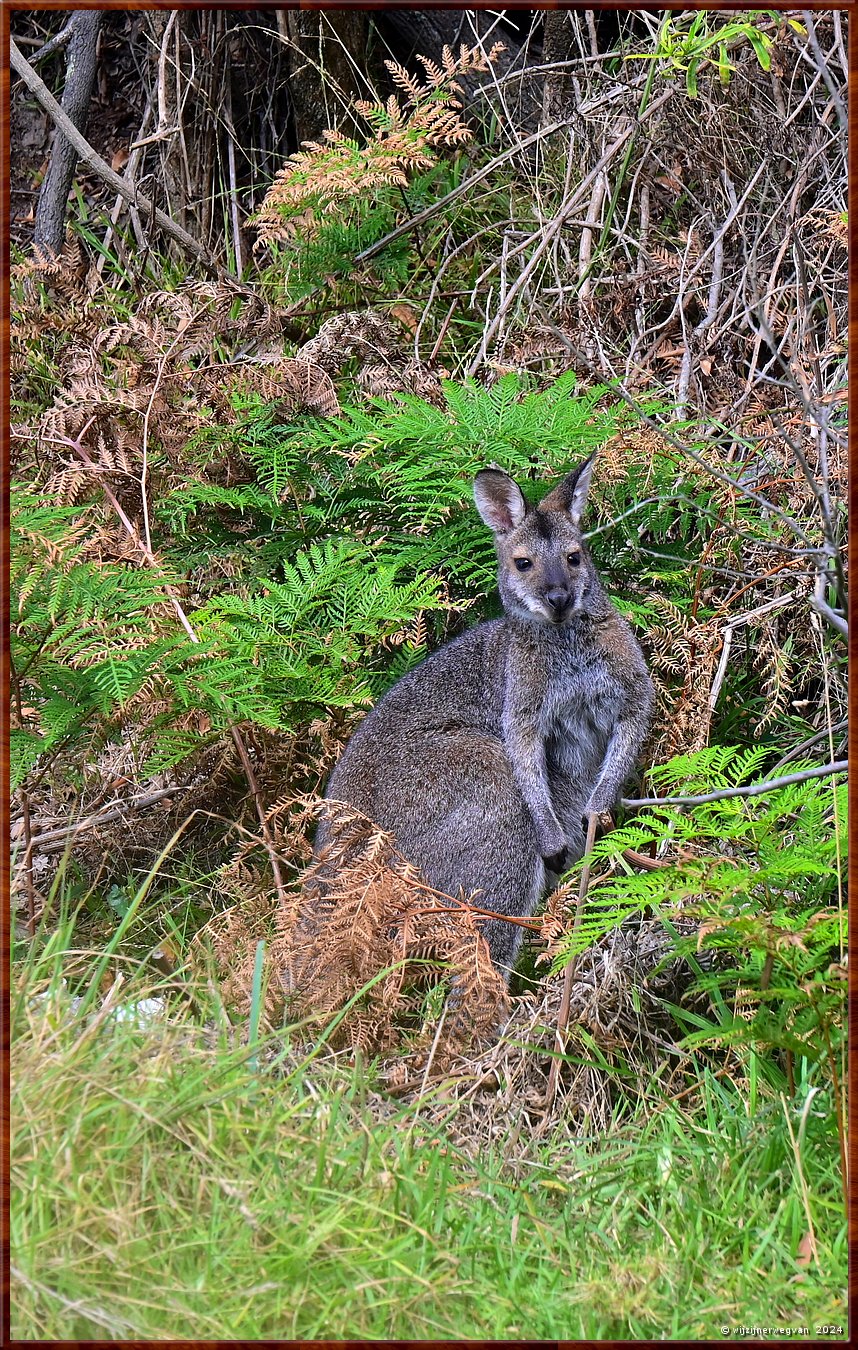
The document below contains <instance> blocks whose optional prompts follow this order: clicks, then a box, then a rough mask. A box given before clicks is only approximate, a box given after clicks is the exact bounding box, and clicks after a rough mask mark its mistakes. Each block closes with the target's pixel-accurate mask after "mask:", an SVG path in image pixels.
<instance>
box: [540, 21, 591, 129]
mask: <svg viewBox="0 0 858 1350" xmlns="http://www.w3.org/2000/svg"><path fill="white" fill-rule="evenodd" d="M588 53H589V42H588V38H587V34H586V29H585V20H584V15H582V14H580V13H579V12H578V11H577V10H569V9H552V10H549V11H548V13H547V14H546V15H545V29H544V36H543V39H542V59H543V61H544V62H545V64H546V65H549V64H550V63H552V62H554V61H558V62H559V61H574V60H575V59H576V58H580V57H581V56H582V55H584V54H588ZM574 97H575V86H574V83H573V80H572V69H571V67H567V68H565V69H561V70H552V71H549V72H548V73H547V74H546V76H545V86H544V89H543V95H542V122H543V125H548V124H549V123H551V122H559V121H560V119H561V118H563V117H566V116H568V115H569V112H570V109H571V106H572V101H573V99H574Z"/></svg>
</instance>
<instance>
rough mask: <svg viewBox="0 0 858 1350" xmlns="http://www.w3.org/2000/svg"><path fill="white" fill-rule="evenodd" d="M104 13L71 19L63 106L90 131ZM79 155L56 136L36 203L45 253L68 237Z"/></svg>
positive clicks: (36, 238)
mask: <svg viewBox="0 0 858 1350" xmlns="http://www.w3.org/2000/svg"><path fill="white" fill-rule="evenodd" d="M101 19H102V15H101V12H100V11H99V10H84V9H81V10H78V11H77V12H76V13H75V14H73V15H72V17H71V19H70V20H69V28H70V30H71V32H70V34H69V38H68V43H67V46H66V82H65V88H64V90H63V97H62V108H63V111H64V112H65V113H66V114H67V115H68V118H69V120H70V121H71V122H72V123H73V125H74V126H75V127H77V129H78V130H79V131H80V132H81V133H82V134H85V133H86V122H87V114H88V112H89V101H90V98H91V96H92V87H93V84H94V82H95V70H96V63H97V53H98V34H99V31H100V29H101ZM77 161H78V154H77V151H76V150H75V148H74V146H73V145H72V144H71V142H70V141H68V140H67V139H66V137H65V136H64V135H63V134H62V132H61V131H57V133H56V135H55V136H54V144H53V148H52V150H51V157H50V161H49V163H48V171H47V173H46V174H45V177H44V179H43V181H42V187H41V191H40V192H39V201H38V204H37V206H36V224H35V230H34V234H33V242H34V244H35V245H36V246H37V248H39V249H41V250H42V251H43V252H45V253H53V254H57V253H59V252H60V250H61V249H62V245H63V238H64V236H65V223H66V205H67V202H68V195H69V189H70V187H71V185H72V179H73V177H74V171H75V166H76V164H77Z"/></svg>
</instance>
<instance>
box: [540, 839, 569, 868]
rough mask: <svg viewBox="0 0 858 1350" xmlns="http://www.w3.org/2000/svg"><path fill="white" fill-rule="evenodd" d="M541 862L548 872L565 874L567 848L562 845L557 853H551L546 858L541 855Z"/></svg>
mask: <svg viewBox="0 0 858 1350" xmlns="http://www.w3.org/2000/svg"><path fill="white" fill-rule="evenodd" d="M542 861H543V862H544V863H545V866H546V867H547V869H548V871H549V872H558V873H560V872H565V871H566V868H567V867H568V866H569V848H568V847H567V845H566V844H564V845H563V847H562V848H561V849H559V850H558V852H557V853H551V854H549V855H548V856H547V857H546V855H545V854H543V855H542Z"/></svg>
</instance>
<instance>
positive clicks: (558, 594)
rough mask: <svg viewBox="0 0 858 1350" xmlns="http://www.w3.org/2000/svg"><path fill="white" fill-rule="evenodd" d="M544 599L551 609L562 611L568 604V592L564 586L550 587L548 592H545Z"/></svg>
mask: <svg viewBox="0 0 858 1350" xmlns="http://www.w3.org/2000/svg"><path fill="white" fill-rule="evenodd" d="M545 598H546V600H547V601H548V603H549V605H550V606H551V608H552V609H563V608H564V606H565V605H566V604H567V603H568V600H569V592H568V591H567V590H566V587H565V586H552V588H551V590H550V591H546V592H545Z"/></svg>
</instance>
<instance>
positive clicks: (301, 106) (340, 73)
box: [280, 9, 369, 145]
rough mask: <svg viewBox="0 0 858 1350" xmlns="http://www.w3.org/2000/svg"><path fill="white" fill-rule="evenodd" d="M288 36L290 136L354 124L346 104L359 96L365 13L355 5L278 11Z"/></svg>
mask: <svg viewBox="0 0 858 1350" xmlns="http://www.w3.org/2000/svg"><path fill="white" fill-rule="evenodd" d="M280 13H281V15H282V17H283V20H285V32H286V36H287V37H288V39H289V44H290V45H289V95H290V100H291V104H292V116H293V121H294V124H295V139H296V141H297V142H298V144H299V145H300V144H301V142H302V141H317V140H319V138H320V137H321V134H322V132H323V131H324V130H325V128H326V127H337V128H339V129H340V130H344V131H346V132H348V131H349V129H350V127H352V126H353V125H354V123H353V119H352V118H351V117H350V116H349V115H348V105H349V104H350V103H351V102H352V101H353V100H354V99H355V98H360V97H365V96H366V93H367V89H366V87H365V86H364V87H361V85H360V83H359V79H358V72H359V71H362V70H365V69H366V60H367V41H368V37H369V15H368V13H367V12H366V11H363V10H355V9H329V10H323V11H319V10H316V11H313V10H298V9H292V10H286V11H285V12H284V11H280Z"/></svg>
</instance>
